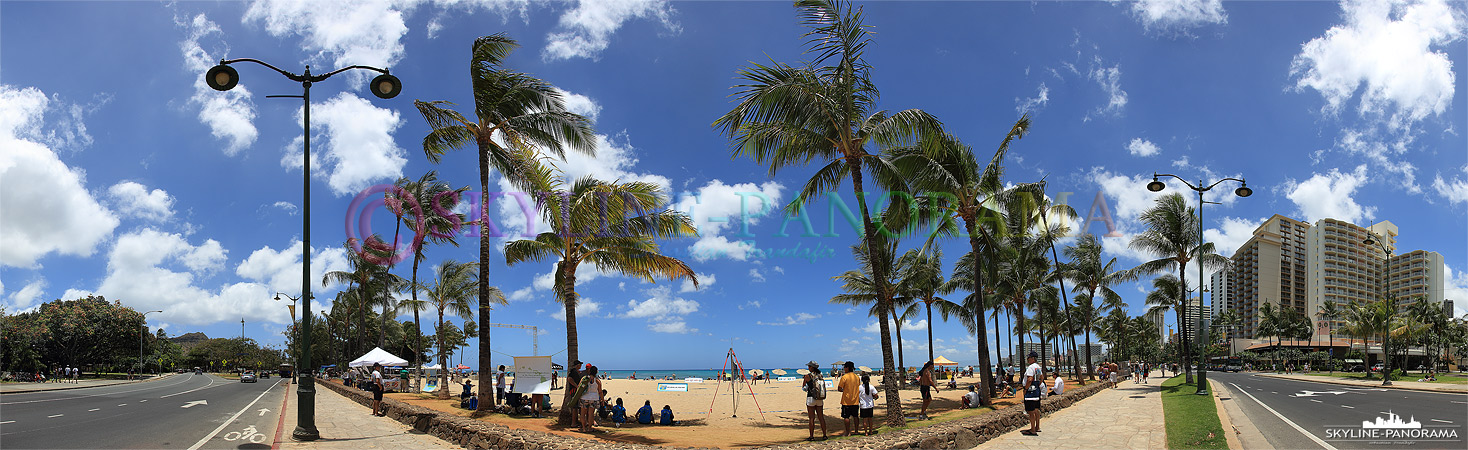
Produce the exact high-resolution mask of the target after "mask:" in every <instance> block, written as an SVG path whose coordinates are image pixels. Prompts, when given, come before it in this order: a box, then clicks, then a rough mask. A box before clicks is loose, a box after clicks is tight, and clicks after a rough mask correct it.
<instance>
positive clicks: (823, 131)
mask: <svg viewBox="0 0 1468 450" xmlns="http://www.w3.org/2000/svg"><path fill="white" fill-rule="evenodd" d="M795 5H796V7H797V8H798V9H799V10H800V14H801V17H802V19H803V20H802V22H803V23H804V25H805V26H806V27H808V28H810V31H809V32H807V33H806V34H805V36H806V37H807V38H808V40H807V43H808V48H807V54H814V55H816V57H815V59H814V60H813V61H810V62H807V63H804V64H802V65H800V66H791V65H786V64H782V63H778V62H771V63H769V64H768V65H764V64H754V65H753V66H752V67H749V68H747V69H744V70H741V71H739V78H740V79H742V80H744V82H746V83H748V84H742V85H738V86H735V88H736V89H739V92H737V93H736V94H735V95H734V96H735V98H737V99H738V104H737V105H736V106H735V107H734V109H732V110H730V111H729V112H728V113H726V114H724V115H723V116H722V117H720V118H719V119H718V120H717V121H715V122H714V124H713V126H715V127H717V128H719V129H720V130H721V131H722V132H723V133H724V134H725V135H727V136H728V137H729V138H730V139H731V140H732V146H733V149H734V151H733V155H734V157H736V158H737V157H740V156H750V157H752V158H753V159H754V160H755V162H756V163H758V164H763V165H767V166H768V167H769V173H770V175H771V176H774V175H775V174H776V173H777V172H779V171H780V169H783V168H785V167H787V166H792V165H805V164H809V163H810V162H812V161H824V162H826V164H825V166H823V167H821V168H820V169H819V170H817V171H816V174H815V175H814V176H812V177H811V179H810V181H808V182H807V183H806V184H805V186H804V187H803V188H802V189H801V191H800V192H799V193H798V194H796V197H795V200H794V201H793V202H791V203H790V205H788V206H787V210H789V211H791V212H799V211H801V210H803V209H804V208H803V205H805V203H806V202H808V201H810V200H811V199H812V198H814V197H817V196H820V195H822V194H824V193H827V192H830V191H832V190H834V189H836V188H837V187H839V186H840V184H841V182H842V181H843V180H845V179H847V178H850V179H851V184H852V189H853V190H854V192H855V194H856V202H857V205H858V206H859V209H860V210H861V220H862V228H863V241H864V242H865V243H866V245H867V247H868V251H870V252H875V251H876V250H875V245H876V244H875V242H874V241H875V239H876V236H877V234H878V231H877V227H876V224H875V223H874V222H873V221H872V216H871V213H870V211H869V210H868V208H867V203H866V191H865V189H866V184H865V182H864V179H863V172H866V171H870V174H871V176H872V179H873V181H875V182H876V184H877V185H878V186H879V187H882V188H884V189H887V190H889V191H893V190H895V191H902V190H903V189H904V188H903V187H904V183H903V180H902V178H901V177H900V175H899V174H898V173H897V171H896V170H895V168H894V167H893V166H892V162H891V160H890V159H889V158H888V155H887V154H886V153H885V152H876V153H873V152H870V151H868V146H874V147H877V148H893V147H901V146H904V145H907V144H909V143H912V142H914V141H915V140H917V139H918V138H920V137H922V136H925V135H929V134H940V133H941V124H940V123H939V122H938V120H937V119H936V118H933V117H932V116H930V115H928V114H927V113H925V112H923V111H921V110H917V109H909V110H904V111H899V112H896V113H889V112H887V111H881V110H878V109H877V108H876V101H877V97H878V91H877V87H876V84H874V83H873V82H872V78H871V74H870V71H871V66H870V65H869V64H868V63H867V62H866V60H865V59H863V53H864V52H865V50H866V48H867V46H868V45H869V44H871V42H872V41H871V31H870V30H869V29H868V27H867V26H866V25H863V24H862V10H861V8H855V9H853V8H852V7H851V5H850V4H849V3H847V2H845V1H840V0H798V1H797V2H796V3H795ZM873 269H874V272H873V274H874V276H875V279H876V281H877V283H878V286H877V288H878V289H877V290H878V295H879V297H878V301H879V303H880V304H881V308H882V310H883V311H891V310H892V308H891V306H890V303H891V302H892V297H893V294H894V293H893V292H892V289H891V288H890V287H889V286H887V285H886V284H887V279H888V278H887V274H888V272H889V271H890V269H891V268H889V267H882V266H880V265H879V266H876V267H873ZM878 326H879V328H880V329H881V332H882V338H881V342H882V365H883V368H882V374H883V377H882V380H883V383H882V384H883V390H884V391H885V393H886V400H887V419H886V422H887V424H889V425H892V426H900V425H902V424H903V422H904V419H903V414H902V402H901V401H900V399H899V398H898V393H897V383H896V382H895V381H896V377H897V374H896V372H895V371H894V370H893V367H892V339H891V337H890V333H891V331H890V330H889V329H888V326H887V321H885V320H882V321H878Z"/></svg>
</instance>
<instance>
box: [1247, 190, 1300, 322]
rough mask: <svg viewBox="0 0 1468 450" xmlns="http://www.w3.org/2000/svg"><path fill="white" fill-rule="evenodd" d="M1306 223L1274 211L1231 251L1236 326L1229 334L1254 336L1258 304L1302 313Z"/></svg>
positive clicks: (1258, 319)
mask: <svg viewBox="0 0 1468 450" xmlns="http://www.w3.org/2000/svg"><path fill="white" fill-rule="evenodd" d="M1309 230H1310V224H1308V223H1305V222H1301V221H1298V220H1295V219H1291V218H1289V217H1285V216H1281V215H1279V214H1275V215H1274V216H1272V217H1270V218H1269V219H1268V220H1265V221H1264V223H1263V224H1261V225H1259V227H1258V228H1255V229H1254V236H1253V237H1250V238H1249V240H1248V241H1247V242H1245V243H1244V245H1242V246H1240V247H1239V249H1238V250H1237V251H1235V252H1234V255H1233V258H1232V259H1233V267H1232V269H1233V270H1232V274H1231V275H1232V276H1231V277H1230V278H1232V279H1233V290H1232V295H1231V296H1230V298H1232V299H1233V303H1234V306H1235V311H1237V314H1238V316H1239V322H1240V323H1239V327H1237V328H1234V329H1233V330H1231V331H1230V332H1229V337H1231V338H1254V337H1255V335H1254V333H1255V331H1256V328H1258V326H1259V321H1260V319H1261V318H1260V317H1259V314H1258V311H1259V306H1260V305H1262V304H1264V303H1273V304H1274V305H1275V307H1276V308H1295V309H1296V310H1299V311H1300V312H1301V313H1305V312H1306V311H1305V309H1306V301H1305V299H1306V296H1305V285H1306V282H1305V261H1306V248H1307V246H1306V235H1307V233H1308V232H1309Z"/></svg>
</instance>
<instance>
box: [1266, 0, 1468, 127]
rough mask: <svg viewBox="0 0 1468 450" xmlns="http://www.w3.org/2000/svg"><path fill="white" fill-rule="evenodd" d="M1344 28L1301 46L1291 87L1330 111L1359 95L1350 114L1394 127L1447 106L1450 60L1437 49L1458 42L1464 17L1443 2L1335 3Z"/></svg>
mask: <svg viewBox="0 0 1468 450" xmlns="http://www.w3.org/2000/svg"><path fill="white" fill-rule="evenodd" d="M1341 9H1342V10H1343V13H1342V16H1343V18H1344V23H1343V24H1340V25H1336V26H1334V27H1331V28H1330V29H1329V30H1327V31H1326V32H1325V34H1324V35H1322V36H1320V37H1317V38H1315V39H1311V40H1310V42H1306V43H1305V44H1304V45H1302V46H1301V49H1300V54H1298V55H1296V56H1295V58H1294V61H1293V62H1292V63H1291V64H1290V75H1291V76H1292V77H1294V78H1296V79H1297V81H1296V83H1295V89H1296V90H1304V89H1307V88H1308V89H1312V90H1315V91H1316V92H1318V93H1320V95H1321V96H1322V97H1323V98H1324V99H1325V106H1324V107H1323V110H1324V111H1325V112H1326V113H1329V114H1332V115H1333V114H1335V113H1337V112H1339V111H1340V110H1342V109H1345V107H1346V104H1347V103H1348V102H1350V100H1351V99H1352V98H1356V97H1357V95H1356V93H1357V92H1360V97H1359V104H1358V105H1357V112H1358V113H1359V114H1360V115H1361V116H1362V117H1371V118H1380V119H1383V120H1385V121H1386V123H1387V124H1388V126H1389V127H1391V128H1394V129H1399V128H1403V127H1407V126H1409V125H1411V124H1412V123H1414V122H1416V121H1419V120H1422V119H1424V118H1426V117H1427V116H1429V115H1436V114H1441V113H1442V112H1443V111H1445V110H1447V108H1448V105H1450V104H1451V103H1452V99H1453V92H1454V86H1455V84H1454V74H1453V63H1452V60H1451V59H1450V58H1449V57H1448V54H1447V53H1445V52H1443V51H1439V50H1437V49H1441V48H1443V47H1445V46H1446V45H1447V44H1449V43H1452V42H1455V41H1457V40H1458V39H1460V38H1462V36H1463V30H1464V15H1463V12H1462V11H1460V10H1457V9H1455V8H1453V7H1452V6H1450V4H1449V3H1448V2H1446V1H1444V0H1424V1H1403V0H1395V1H1391V0H1388V1H1383V0H1375V1H1359V2H1346V1H1342V2H1341Z"/></svg>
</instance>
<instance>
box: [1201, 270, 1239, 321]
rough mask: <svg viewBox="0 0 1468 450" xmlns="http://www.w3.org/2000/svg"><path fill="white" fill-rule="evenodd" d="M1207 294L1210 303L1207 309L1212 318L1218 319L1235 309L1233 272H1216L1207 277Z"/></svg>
mask: <svg viewBox="0 0 1468 450" xmlns="http://www.w3.org/2000/svg"><path fill="white" fill-rule="evenodd" d="M1208 293H1209V294H1210V295H1209V297H1210V300H1211V301H1210V302H1209V303H1208V309H1209V310H1211V311H1212V313H1213V318H1214V319H1218V317H1219V316H1220V315H1222V314H1223V312H1224V311H1232V310H1234V309H1236V308H1237V306H1236V305H1234V279H1233V271H1232V270H1230V269H1224V270H1218V271H1215V272H1213V274H1211V275H1209V276H1208Z"/></svg>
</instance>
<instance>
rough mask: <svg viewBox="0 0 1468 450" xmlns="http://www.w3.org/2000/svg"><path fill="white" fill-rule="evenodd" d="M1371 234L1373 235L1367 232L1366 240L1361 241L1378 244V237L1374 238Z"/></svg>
mask: <svg viewBox="0 0 1468 450" xmlns="http://www.w3.org/2000/svg"><path fill="white" fill-rule="evenodd" d="M1371 236H1373V235H1372V234H1371V233H1366V240H1364V241H1361V242H1362V243H1365V244H1366V245H1376V239H1372V238H1371Z"/></svg>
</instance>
